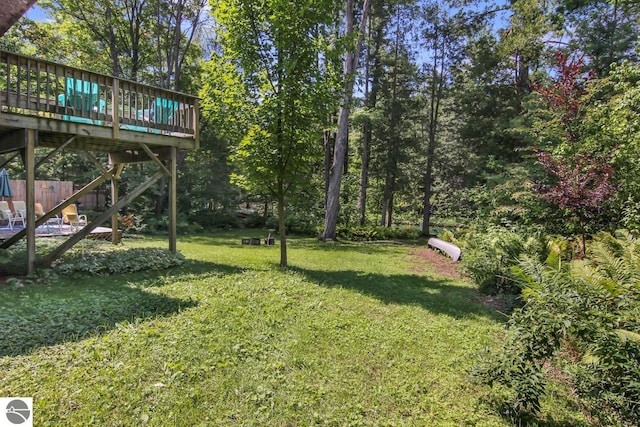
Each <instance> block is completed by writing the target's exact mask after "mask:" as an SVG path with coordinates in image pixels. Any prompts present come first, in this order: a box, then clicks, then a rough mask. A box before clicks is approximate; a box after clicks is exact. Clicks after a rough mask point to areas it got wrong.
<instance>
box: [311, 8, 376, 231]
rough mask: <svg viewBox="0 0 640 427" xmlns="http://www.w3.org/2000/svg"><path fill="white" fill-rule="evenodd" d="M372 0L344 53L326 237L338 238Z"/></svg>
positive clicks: (350, 16) (350, 20) (349, 16)
mask: <svg viewBox="0 0 640 427" xmlns="http://www.w3.org/2000/svg"><path fill="white" fill-rule="evenodd" d="M353 2H354V0H347V7H346V34H347V35H350V34H353V31H354V29H353V24H354V13H355V11H354V4H353ZM370 8H371V3H370V0H364V4H363V6H362V17H361V21H360V27H359V32H360V33H359V36H358V40H357V42H356V47H355V51H354V52H347V53H346V54H345V56H344V72H343V74H344V80H345V83H344V92H343V94H342V99H341V106H340V110H339V112H338V133H337V135H336V143H335V148H334V150H333V163H332V164H331V170H330V172H329V187H328V190H327V207H326V214H325V221H324V233H323V234H322V239H323V240H325V241H326V240H335V238H336V225H337V223H338V212H339V210H340V187H341V185H342V175H343V170H344V169H343V168H344V160H345V157H346V154H347V135H348V133H349V115H350V113H351V107H350V106H351V100H352V98H353V87H354V83H355V78H354V75H355V72H356V69H357V66H358V58H359V57H360V53H361V52H362V43H363V41H364V31H365V26H366V24H367V21H368V16H369V10H370Z"/></svg>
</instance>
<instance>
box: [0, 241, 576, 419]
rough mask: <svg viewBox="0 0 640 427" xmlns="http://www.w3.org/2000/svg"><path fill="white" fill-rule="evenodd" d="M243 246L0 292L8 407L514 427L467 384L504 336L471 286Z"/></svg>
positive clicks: (370, 258)
mask: <svg viewBox="0 0 640 427" xmlns="http://www.w3.org/2000/svg"><path fill="white" fill-rule="evenodd" d="M240 237H241V235H240V234H238V233H225V234H220V235H217V236H213V237H205V236H200V237H189V238H183V239H181V240H180V241H179V244H178V249H179V250H180V251H181V252H182V253H183V254H184V255H185V257H186V258H187V260H188V261H187V263H186V265H185V266H183V267H180V268H175V269H173V270H171V271H163V272H146V273H134V274H128V275H120V276H112V277H101V278H91V277H76V278H73V279H60V280H58V281H56V282H54V283H51V284H49V285H45V286H43V285H27V286H25V287H13V286H2V287H0V298H1V301H2V302H0V330H1V331H2V335H1V336H0V396H24V397H26V396H32V397H33V398H34V405H35V424H34V425H38V426H47V425H51V426H60V425H70V426H75V425H78V426H80V425H100V426H132V425H149V426H173V425H175V426H187V425H201V426H218V425H246V426H253V425H255V426H265V425H273V426H298V425H302V426H306V425H331V426H333V425H335V426H358V425H375V426H387V425H388V426H393V425H399V426H431V425H444V426H449V425H451V426H460V425H470V426H472V425H473V426H475V425H485V426H492V425H496V426H498V425H507V422H506V421H505V420H504V419H502V418H501V417H499V416H498V415H497V414H496V413H495V412H494V411H493V410H492V409H491V408H490V407H489V406H488V405H486V404H485V403H483V402H484V401H485V400H484V399H483V397H485V396H486V395H487V389H486V388H483V387H481V386H479V385H475V384H473V383H472V382H471V381H470V380H469V371H470V369H471V368H472V366H473V365H474V363H475V362H476V361H477V356H478V354H479V353H480V352H481V351H482V350H483V349H484V348H486V347H491V346H494V345H497V343H498V341H499V340H500V336H501V333H502V330H503V324H502V323H501V322H502V320H503V319H502V317H501V316H500V315H498V314H496V313H495V312H494V311H492V310H491V309H490V308H488V307H485V306H483V305H482V304H480V303H479V302H478V298H477V297H478V295H477V292H476V290H475V289H474V288H473V287H472V285H471V284H470V283H468V282H466V281H462V280H452V279H448V278H444V277H439V276H437V275H434V274H431V273H421V272H416V271H415V266H414V265H413V264H412V263H411V259H410V256H409V254H408V253H409V249H410V248H409V247H407V246H397V245H395V246H380V245H366V244H363V245H355V244H326V245H325V244H321V243H319V242H317V241H315V240H313V239H302V238H300V239H296V238H292V239H291V240H290V241H289V263H290V266H291V267H290V268H288V269H281V268H279V267H278V261H279V248H278V246H277V245H276V246H275V247H266V246H260V247H256V246H242V245H240ZM125 244H126V245H129V246H136V247H144V246H166V242H164V241H161V240H154V239H145V240H135V241H128V242H126V243H125ZM565 406H566V405H564V404H562V405H559V404H557V403H556V402H553V403H552V404H551V407H552V408H551V409H550V410H549V414H550V415H547V419H551V420H553V423H559V424H571V423H573V422H575V420H576V419H577V418H576V416H575V414H574V413H573V412H572V411H570V410H566V409H564V408H565ZM556 407H559V408H560V409H555V408H556Z"/></svg>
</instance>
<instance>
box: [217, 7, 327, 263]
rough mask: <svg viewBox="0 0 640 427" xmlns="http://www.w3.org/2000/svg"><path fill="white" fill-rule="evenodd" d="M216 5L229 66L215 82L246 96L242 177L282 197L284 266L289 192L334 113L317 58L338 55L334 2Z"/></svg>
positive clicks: (223, 65) (222, 61)
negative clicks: (330, 28) (331, 28)
mask: <svg viewBox="0 0 640 427" xmlns="http://www.w3.org/2000/svg"><path fill="white" fill-rule="evenodd" d="M215 6H216V7H215V9H214V16H215V18H216V22H217V25H218V34H219V35H220V44H221V48H222V50H221V53H220V54H217V55H216V58H215V59H214V62H215V63H216V65H215V66H217V67H218V68H219V69H220V70H222V71H223V72H222V73H219V78H220V79H222V80H218V81H217V82H215V83H213V84H212V85H211V86H212V87H216V88H218V90H219V91H220V93H219V94H218V96H223V97H225V96H226V97H229V98H230V99H234V100H241V99H242V97H241V96H238V93H241V94H242V95H244V96H246V98H244V102H243V107H242V111H241V112H240V111H239V113H240V114H242V116H243V117H244V119H243V120H244V123H245V124H246V125H245V126H242V132H241V134H242V139H241V140H240V141H239V143H238V145H237V148H236V150H235V153H234V155H233V158H234V161H235V162H234V163H235V164H236V166H237V167H238V170H239V172H240V174H239V176H238V177H237V182H241V183H244V185H245V186H246V187H249V188H253V189H254V190H256V189H263V190H268V191H269V192H270V193H271V194H273V196H274V197H275V199H276V200H277V203H278V229H279V235H280V265H282V266H286V265H287V264H288V260H287V240H286V227H285V225H286V224H285V215H286V203H287V197H288V196H289V195H290V194H291V193H292V192H293V191H295V190H296V188H297V186H299V185H300V183H301V182H304V181H308V176H307V175H308V174H309V172H310V170H312V168H311V167H310V165H311V164H313V162H315V161H316V160H317V159H318V158H319V156H318V148H319V147H318V145H317V144H316V141H318V140H319V138H320V136H321V133H322V124H323V121H324V120H325V117H326V116H327V113H328V111H330V105H331V104H330V102H329V99H330V98H329V95H330V94H331V93H332V89H333V85H332V82H333V77H332V72H331V70H326V69H322V67H320V65H319V64H320V61H319V58H321V57H323V56H332V55H334V52H333V51H332V50H331V48H330V46H332V45H333V43H330V37H331V34H326V33H325V31H323V30H324V29H325V26H326V25H328V24H329V23H331V22H332V19H333V12H334V9H333V7H334V2H333V1H331V0H313V1H311V2H307V3H305V4H299V3H292V2H289V1H286V0H270V1H267V2H264V1H259V0H252V1H243V0H230V1H218V2H217V3H216V5H215ZM209 77H213V76H211V75H210V76H209ZM227 81H228V82H230V83H231V84H230V85H228V84H226V82H227ZM227 87H230V89H229V90H227ZM218 114H224V111H222V110H218Z"/></svg>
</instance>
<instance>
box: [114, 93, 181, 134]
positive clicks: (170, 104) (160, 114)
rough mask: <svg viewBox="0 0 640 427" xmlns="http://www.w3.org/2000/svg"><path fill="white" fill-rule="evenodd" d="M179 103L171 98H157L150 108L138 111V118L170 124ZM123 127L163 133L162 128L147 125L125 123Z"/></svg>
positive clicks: (138, 130)
mask: <svg viewBox="0 0 640 427" xmlns="http://www.w3.org/2000/svg"><path fill="white" fill-rule="evenodd" d="M178 105H179V104H178V102H177V101H173V100H171V99H165V98H156V99H155V102H153V103H151V106H150V108H146V109H144V110H138V111H137V112H136V118H137V119H138V120H145V121H148V122H151V123H158V124H163V125H168V124H169V123H170V122H171V121H172V120H173V113H174V112H175V111H176V110H177V109H178ZM121 128H122V129H125V130H133V131H137V132H148V133H155V134H160V133H161V131H160V129H155V128H152V127H146V126H135V125H123V126H122V127H121Z"/></svg>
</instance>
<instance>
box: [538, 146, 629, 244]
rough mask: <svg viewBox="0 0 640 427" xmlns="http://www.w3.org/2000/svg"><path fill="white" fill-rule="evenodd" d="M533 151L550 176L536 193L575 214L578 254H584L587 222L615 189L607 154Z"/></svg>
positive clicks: (600, 211)
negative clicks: (549, 181)
mask: <svg viewBox="0 0 640 427" xmlns="http://www.w3.org/2000/svg"><path fill="white" fill-rule="evenodd" d="M536 154H537V157H538V161H539V162H540V164H541V165H542V166H543V167H544V169H545V171H546V172H547V174H549V175H550V176H552V177H553V178H554V182H553V184H551V185H549V186H546V185H540V186H538V187H537V192H538V193H540V194H542V196H543V197H544V198H545V199H546V200H547V201H548V202H550V203H552V204H553V205H554V206H557V207H558V208H561V209H567V210H568V211H569V212H571V214H572V215H573V216H574V217H575V219H576V220H577V223H578V227H579V232H580V235H581V236H582V253H583V254H586V251H587V243H586V239H587V229H588V225H589V224H592V225H595V224H597V219H598V216H599V215H602V214H603V212H606V210H607V205H608V204H609V203H610V202H611V201H612V196H613V195H614V194H615V191H616V189H615V186H614V185H613V184H612V176H613V168H612V167H611V165H610V164H609V160H610V159H609V156H598V157H592V156H589V155H587V154H574V155H573V156H571V157H570V158H566V157H564V158H560V159H556V158H554V157H553V156H552V155H551V154H549V153H545V152H542V151H537V153H536Z"/></svg>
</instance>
